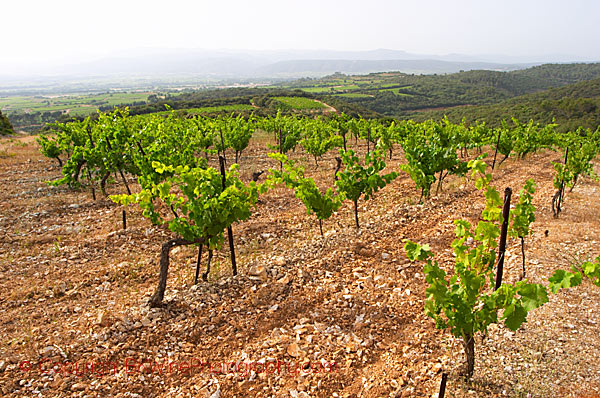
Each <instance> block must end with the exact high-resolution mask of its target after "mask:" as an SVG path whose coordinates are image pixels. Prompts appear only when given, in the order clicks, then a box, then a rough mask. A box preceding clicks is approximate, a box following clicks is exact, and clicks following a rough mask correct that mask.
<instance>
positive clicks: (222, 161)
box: [219, 156, 237, 276]
mask: <svg viewBox="0 0 600 398" xmlns="http://www.w3.org/2000/svg"><path fill="white" fill-rule="evenodd" d="M219 166H220V168H221V176H222V177H223V180H222V181H223V190H225V159H224V158H223V157H222V156H219ZM227 240H228V241H229V251H230V253H231V269H232V270H233V275H234V276H235V275H237V264H236V262H235V247H234V245H233V228H232V227H231V226H229V227H227Z"/></svg>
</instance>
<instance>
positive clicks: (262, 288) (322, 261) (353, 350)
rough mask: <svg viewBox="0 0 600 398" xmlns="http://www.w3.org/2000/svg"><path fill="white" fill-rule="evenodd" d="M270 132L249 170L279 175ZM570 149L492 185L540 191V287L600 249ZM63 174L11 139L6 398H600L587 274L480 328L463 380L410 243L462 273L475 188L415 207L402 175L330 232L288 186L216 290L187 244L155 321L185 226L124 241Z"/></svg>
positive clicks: (516, 168)
mask: <svg viewBox="0 0 600 398" xmlns="http://www.w3.org/2000/svg"><path fill="white" fill-rule="evenodd" d="M268 139H269V137H266V136H265V137H258V138H257V139H255V140H254V142H253V143H252V146H251V148H249V150H248V151H247V153H245V154H244V157H243V158H242V161H241V170H242V177H243V178H245V179H250V175H251V174H252V172H253V171H257V170H264V169H266V168H268V167H275V166H276V165H275V164H274V163H272V162H271V160H270V159H268V158H267V157H266V156H265V153H266V150H265V149H264V148H265V146H264V144H265V142H266V141H268ZM361 151H364V148H363V147H362V146H361ZM395 152H399V150H396V151H395ZM396 156H398V155H396ZM561 157H562V155H561V154H559V153H555V152H551V151H545V152H542V153H538V154H535V155H532V156H530V157H528V158H527V159H525V160H517V159H512V158H511V159H509V160H507V161H506V162H504V164H502V166H501V167H500V169H499V170H496V171H495V173H494V180H493V185H495V186H496V187H497V188H498V190H499V191H502V190H503V189H504V187H506V186H510V187H512V188H513V191H514V192H515V194H517V195H515V196H518V191H519V189H520V187H522V185H523V184H524V182H525V181H526V180H527V179H528V178H531V177H532V178H534V179H535V181H536V182H537V184H538V190H537V192H536V194H535V196H534V204H535V205H536V206H537V208H538V211H537V213H536V218H537V220H536V222H535V223H534V225H533V228H534V234H533V236H532V237H530V238H528V239H527V276H528V278H529V280H530V281H533V282H539V283H544V281H545V280H547V278H548V277H549V276H550V275H551V273H552V272H553V271H554V270H555V269H557V268H563V269H568V268H570V266H571V265H573V264H577V263H579V262H581V261H584V260H586V259H589V258H592V257H596V256H597V255H598V254H600V245H599V244H598V242H599V241H600V200H599V199H600V185H599V184H598V183H597V182H594V181H591V180H589V179H583V180H582V181H581V182H580V184H579V185H578V186H577V187H575V189H574V191H573V192H570V193H567V195H566V203H565V206H564V211H563V213H562V214H561V215H560V218H558V219H555V218H553V217H552V211H551V209H550V202H551V198H552V195H553V188H552V174H553V168H552V165H551V161H559V160H560V159H561ZM292 158H295V159H306V160H305V162H306V165H307V174H308V175H311V176H314V177H315V179H316V180H317V181H318V182H319V183H320V184H321V185H322V186H323V187H325V186H328V185H330V184H332V180H333V170H334V168H335V160H334V154H333V153H330V154H328V156H327V157H326V158H325V160H324V161H322V162H320V167H319V168H318V169H315V167H314V166H313V163H312V161H311V162H309V159H308V158H307V157H306V156H305V155H303V154H302V153H301V151H297V152H296V153H295V154H294V155H293V156H292ZM402 162H403V159H401V158H400V159H395V160H393V161H392V162H390V163H389V166H388V168H389V169H391V170H399V165H400V164H401V163H402ZM59 175H60V169H59V168H58V167H57V164H56V163H55V162H54V161H51V160H48V159H45V158H42V156H41V155H39V153H38V152H37V145H36V144H35V142H34V140H33V139H32V137H21V138H18V139H11V140H9V139H2V140H1V141H0V187H1V189H0V286H2V289H1V290H0V291H1V292H2V293H1V294H0V331H1V338H0V342H1V343H0V393H1V394H2V396H7V397H25V396H27V397H37V396H40V397H41V396H45V397H71V396H75V397H211V398H217V397H294V398H295V397H435V396H437V392H438V389H439V384H440V380H441V375H442V373H443V372H446V373H449V375H450V376H449V380H448V387H447V391H446V396H450V397H504V396H506V397H551V396H552V397H554V396H564V397H592V396H598V395H600V333H599V326H598V323H599V322H600V310H599V309H598V302H600V289H598V288H597V287H595V286H593V285H592V284H591V283H590V282H589V281H584V283H583V284H582V285H581V286H579V287H577V288H573V289H569V290H563V291H561V292H559V293H558V294H557V295H553V296H551V298H550V302H549V303H548V304H546V305H545V306H543V307H541V308H539V309H537V310H535V311H533V312H532V313H530V314H529V318H528V322H527V323H526V324H524V326H523V328H522V329H521V330H519V331H517V332H516V333H513V332H511V331H509V330H508V329H506V328H504V327H503V326H499V327H492V328H491V329H490V333H489V335H488V336H487V337H486V338H483V337H481V336H479V337H478V338H477V342H476V346H475V349H476V363H475V375H474V377H473V379H472V380H471V381H468V382H467V381H464V380H463V379H462V378H461V377H460V376H459V373H460V368H461V366H462V361H463V353H462V346H461V344H460V342H459V341H458V340H456V339H454V338H453V337H452V336H451V335H450V334H449V333H448V332H445V331H438V330H436V329H435V327H434V324H433V322H432V321H431V320H430V319H429V318H427V317H426V316H425V315H424V313H423V301H424V297H425V296H424V292H425V288H426V284H425V280H424V275H423V272H422V264H416V263H415V264H412V263H410V262H408V260H407V259H406V256H405V254H404V250H403V248H402V247H403V240H404V239H406V238H408V239H411V240H414V241H417V242H420V243H428V244H430V245H431V247H432V250H433V251H434V252H435V253H436V254H437V259H438V261H439V262H440V264H443V265H444V266H445V267H446V268H447V269H451V267H452V264H453V256H452V252H451V250H450V243H451V242H452V240H453V237H454V233H453V231H454V225H453V220H455V219H457V218H467V219H469V220H471V221H476V220H477V217H478V215H479V213H480V211H481V209H482V208H483V204H484V198H483V196H482V194H481V192H479V191H477V190H475V189H474V187H473V184H472V183H471V182H470V181H468V180H466V179H464V178H453V179H450V181H449V182H448V183H445V185H444V190H443V192H441V193H440V194H439V195H437V196H433V197H432V198H430V199H429V200H427V201H426V202H425V203H424V204H417V201H418V197H419V195H418V193H417V191H416V189H415V187H414V184H413V183H412V182H411V181H410V179H409V178H408V177H407V176H406V175H405V174H404V173H402V172H401V176H400V177H399V178H398V179H397V180H395V181H394V182H393V183H392V184H391V185H389V186H388V187H386V188H385V189H384V190H382V191H381V192H379V193H377V194H376V196H375V198H374V199H373V200H371V201H369V202H368V203H366V202H361V203H360V214H359V217H360V221H361V229H360V231H356V230H355V229H354V226H353V222H354V220H353V213H352V208H351V205H350V203H346V204H345V205H344V206H343V208H342V209H341V210H340V211H339V212H338V213H337V214H335V215H334V216H333V217H332V218H331V219H330V220H327V221H326V222H324V224H323V227H324V230H325V237H324V238H322V237H321V236H320V234H319V228H318V224H317V223H316V220H315V219H314V217H313V216H309V215H307V214H306V212H305V210H304V207H303V205H302V204H301V203H300V202H299V200H297V199H296V198H295V197H294V195H293V193H292V192H291V191H289V190H286V189H284V188H278V189H275V190H272V191H270V192H269V193H267V194H266V195H265V196H263V197H261V199H260V202H259V204H258V205H257V208H256V210H255V212H254V213H253V216H252V217H251V219H250V220H248V221H245V222H243V223H240V224H238V225H235V226H234V234H235V245H236V249H237V258H238V264H239V266H240V269H241V271H240V275H238V276H236V277H232V276H231V270H230V262H229V250H228V246H227V245H224V247H223V248H222V249H221V250H219V251H218V252H216V253H215V258H214V260H213V270H212V271H211V274H210V277H209V282H200V283H199V284H198V285H194V284H193V280H194V273H195V266H196V256H197V251H196V250H197V249H195V248H193V247H182V248H176V249H174V250H173V252H172V253H171V260H172V261H171V268H170V273H169V279H168V284H167V294H166V298H165V306H164V307H163V308H160V309H150V308H149V307H148V306H147V301H148V299H149V297H150V295H151V294H152V293H153V291H154V288H155V286H156V284H157V277H158V258H159V252H160V246H161V244H162V243H163V242H165V241H166V240H168V239H169V238H170V237H171V234H170V232H169V231H168V230H165V229H162V228H158V227H154V226H152V225H151V224H150V222H149V221H148V220H147V219H144V218H143V217H142V216H141V214H140V212H139V211H137V210H136V209H134V208H130V209H128V210H127V213H128V226H127V229H126V230H123V229H122V225H121V210H122V208H121V207H119V206H117V205H115V204H113V203H112V202H111V201H109V200H107V199H104V198H99V200H97V201H94V200H92V198H91V194H90V192H86V191H72V190H69V189H66V188H62V187H60V188H55V187H50V186H48V185H47V184H46V183H45V181H47V180H52V179H55V178H57V177H58V176H59ZM261 178H264V176H263V177H261ZM122 189H123V187H122V186H121V185H118V184H117V185H112V186H111V187H110V192H111V193H120V192H121V190H122ZM205 261H206V257H203V263H204V262H205ZM505 267H506V271H505V272H506V276H505V279H507V280H509V281H514V280H516V279H517V278H518V277H519V273H520V270H521V257H520V242H519V241H517V240H514V241H510V242H509V254H508V256H507V264H506V266H505Z"/></svg>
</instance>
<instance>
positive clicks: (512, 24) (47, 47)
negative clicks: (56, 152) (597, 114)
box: [0, 0, 600, 73]
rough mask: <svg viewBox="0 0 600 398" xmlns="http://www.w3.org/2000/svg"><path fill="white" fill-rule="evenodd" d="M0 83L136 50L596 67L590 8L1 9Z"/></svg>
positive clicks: (434, 0)
mask: <svg viewBox="0 0 600 398" xmlns="http://www.w3.org/2000/svg"><path fill="white" fill-rule="evenodd" d="M0 12H1V14H2V18H1V19H2V21H1V22H0V43H1V44H0V45H1V46H2V52H1V55H0V73H6V72H10V71H11V70H14V69H15V68H18V67H21V66H24V65H27V64H29V65H30V66H31V65H32V64H34V65H38V66H43V65H47V64H60V63H72V62H77V61H85V60H90V59H94V58H98V57H101V56H105V55H108V54H109V53H111V52H115V51H121V52H122V51H123V50H129V49H134V48H141V47H160V48H164V47H169V48H203V49H219V48H228V49H254V50H271V49H328V50H371V49H377V48H388V49H394V50H405V51H408V52H413V53H425V54H439V55H443V54H449V53H461V54H470V55H473V54H505V55H517V56H523V55H542V54H567V55H573V56H576V57H579V58H580V59H581V58H585V59H590V60H592V59H595V60H600V27H599V26H598V22H599V21H600V1H597V0H494V1H492V0H452V1H450V0H415V1H413V0H407V1H404V0H396V1H392V0H389V1H384V0H368V1H357V0H330V1H327V0H303V1H285V0H243V1H233V0H229V1H228V0H211V1H206V0H196V1H182V0H160V1H154V0H144V1H137V0H135V1H134V0H95V1H88V0H52V1H49V0H40V1H33V0H2V1H1V2H0Z"/></svg>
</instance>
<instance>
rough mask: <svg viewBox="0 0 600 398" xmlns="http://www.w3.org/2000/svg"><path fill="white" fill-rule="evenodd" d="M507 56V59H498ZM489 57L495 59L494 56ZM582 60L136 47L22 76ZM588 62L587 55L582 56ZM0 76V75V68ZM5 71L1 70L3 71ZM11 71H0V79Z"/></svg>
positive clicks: (362, 70)
mask: <svg viewBox="0 0 600 398" xmlns="http://www.w3.org/2000/svg"><path fill="white" fill-rule="evenodd" d="M503 59H509V60H510V61H509V62H506V61H503ZM494 60H495V61H494ZM567 60H568V61H570V62H574V61H582V60H580V59H577V60H576V59H572V58H568V57H567V56H561V55H557V56H554V57H552V56H544V57H538V58H535V57H527V58H524V57H512V58H510V57H503V56H493V55H484V56H479V57H476V56H468V55H461V54H448V55H443V56H440V55H428V54H412V53H408V52H405V51H397V50H386V49H379V50H372V51H326V50H281V51H244V50H183V49H138V50H132V51H129V52H120V53H115V54H114V55H113V56H110V57H107V58H102V59H98V60H96V61H93V62H85V63H79V64H69V65H64V66H60V67H52V68H46V69H44V70H40V69H35V68H36V67H35V66H32V67H31V68H30V69H24V70H22V71H21V73H20V74H19V75H20V76H21V77H23V76H52V77H68V78H74V77H77V78H82V77H83V78H85V77H90V76H94V77H106V76H120V77H126V76H137V77H139V76H152V77H163V78H165V77H168V78H173V77H176V76H186V77H191V76H193V77H199V78H213V79H220V78H221V79H231V78H239V79H247V78H298V77H321V76H325V75H329V74H332V73H335V72H341V73H352V74H366V73H372V72H384V71H400V72H404V73H415V74H433V73H438V74H443V73H454V72H458V71H461V70H474V69H486V70H496V71H510V70H517V69H523V68H527V67H530V66H534V65H540V64H542V63H545V62H549V61H554V62H563V61H567ZM583 61H588V60H583ZM0 75H2V72H1V69H0ZM5 75H6V74H5ZM11 80H14V76H12V77H10V79H9V76H4V77H2V76H0V84H2V83H3V81H4V82H6V81H11Z"/></svg>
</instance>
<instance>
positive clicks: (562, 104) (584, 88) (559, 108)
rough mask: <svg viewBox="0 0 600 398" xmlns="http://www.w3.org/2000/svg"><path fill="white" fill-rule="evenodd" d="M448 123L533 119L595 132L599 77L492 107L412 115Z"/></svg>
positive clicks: (599, 116)
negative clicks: (449, 121) (445, 119)
mask: <svg viewBox="0 0 600 398" xmlns="http://www.w3.org/2000/svg"><path fill="white" fill-rule="evenodd" d="M445 115H447V116H448V118H449V119H450V120H451V121H455V122H458V121H460V120H462V119H463V118H464V119H465V120H466V121H468V122H473V121H477V120H478V121H485V122H486V123H488V124H491V125H499V124H500V123H501V121H502V120H503V119H507V120H510V119H511V118H512V117H515V118H517V119H519V120H522V121H526V120H534V121H536V122H540V123H551V122H552V120H553V119H555V120H556V122H557V123H558V124H559V130H561V131H566V130H574V129H577V127H579V126H583V127H589V128H591V129H596V128H597V127H598V126H599V125H600V78H597V79H594V80H590V81H584V82H580V83H576V84H571V85H568V86H564V87H559V88H553V89H549V90H546V91H544V92H540V93H535V94H527V95H523V96H519V97H515V98H512V99H509V100H506V101H503V102H501V103H498V104H494V105H483V106H461V107H455V108H452V109H444V110H438V111H430V112H418V113H414V114H413V115H412V118H413V119H415V120H426V119H441V118H443V117H444V116H445Z"/></svg>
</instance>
